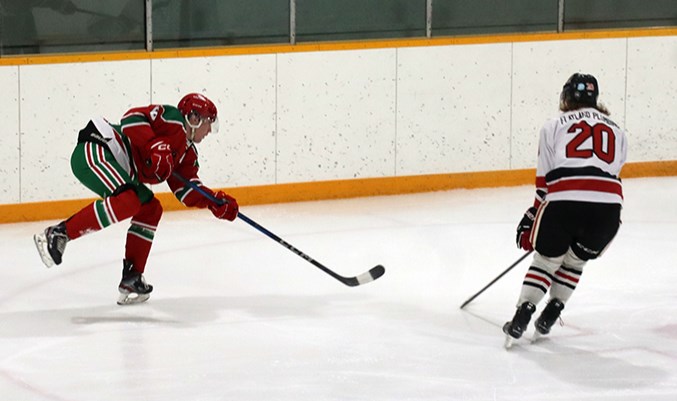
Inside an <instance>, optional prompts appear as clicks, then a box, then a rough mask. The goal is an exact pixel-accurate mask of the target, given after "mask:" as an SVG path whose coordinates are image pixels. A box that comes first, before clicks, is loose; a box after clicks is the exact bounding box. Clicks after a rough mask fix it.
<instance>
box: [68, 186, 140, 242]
mask: <svg viewBox="0 0 677 401" xmlns="http://www.w3.org/2000/svg"><path fill="white" fill-rule="evenodd" d="M140 208H141V202H140V201H139V197H138V196H137V195H136V192H134V190H131V189H130V190H127V191H124V192H122V193H120V194H118V195H115V196H110V197H107V198H104V199H102V200H97V201H94V202H92V203H90V204H89V205H87V206H85V207H84V208H82V209H81V210H80V211H79V212H77V213H75V214H74V215H73V216H71V217H70V218H69V219H68V220H66V232H67V233H68V238H69V239H76V238H79V237H81V236H83V235H85V234H89V233H93V232H96V231H99V230H101V229H102V228H106V227H108V226H110V225H111V224H115V223H117V222H118V221H122V220H125V219H128V218H129V217H131V216H133V215H134V214H136V213H137V212H138V211H139V209H140Z"/></svg>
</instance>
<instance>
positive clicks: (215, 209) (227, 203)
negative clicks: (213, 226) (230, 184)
mask: <svg viewBox="0 0 677 401" xmlns="http://www.w3.org/2000/svg"><path fill="white" fill-rule="evenodd" d="M214 197H216V198H217V199H220V200H222V201H223V204H222V205H216V204H211V205H209V206H208V207H209V210H211V211H212V213H213V214H214V216H216V217H217V218H219V219H225V220H228V221H233V220H235V218H236V217H237V211H238V210H239V208H240V207H239V206H238V205H237V201H236V200H235V198H233V197H232V196H229V195H226V194H225V193H224V192H223V191H219V192H217V193H215V194H214Z"/></svg>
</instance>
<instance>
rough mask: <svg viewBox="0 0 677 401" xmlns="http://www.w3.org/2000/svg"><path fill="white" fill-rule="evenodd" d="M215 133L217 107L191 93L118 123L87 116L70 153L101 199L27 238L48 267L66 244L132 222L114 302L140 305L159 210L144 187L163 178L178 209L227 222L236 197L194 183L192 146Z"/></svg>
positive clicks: (145, 296)
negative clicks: (206, 212)
mask: <svg viewBox="0 0 677 401" xmlns="http://www.w3.org/2000/svg"><path fill="white" fill-rule="evenodd" d="M217 130H218V120H217V110H216V106H215V105H214V103H213V102H212V101H211V100H209V99H207V98H206V97H205V96H203V95H201V94H197V93H191V94H188V95H186V96H184V97H183V98H182V99H181V101H180V102H179V104H178V106H177V107H174V106H169V105H156V104H153V105H149V106H143V107H136V108H133V109H131V110H129V111H128V112H127V113H126V114H125V115H124V116H123V117H122V120H121V121H120V124H119V125H113V124H110V123H108V122H107V121H106V120H105V119H103V118H94V119H92V120H90V121H89V122H88V123H87V125H86V126H85V127H84V128H83V129H82V130H80V133H79V136H78V144H77V145H76V147H75V150H74V151H73V154H72V156H71V169H72V171H73V174H74V175H75V176H76V177H77V178H78V180H79V181H80V182H81V183H82V184H83V185H85V186H86V187H87V188H89V189H90V190H92V191H93V192H94V193H96V194H97V195H99V196H100V197H101V198H102V199H99V200H96V201H94V202H92V203H91V204H89V205H87V206H86V207H84V208H83V209H81V210H80V211H79V212H77V213H75V214H74V215H72V216H71V217H69V218H68V219H66V220H64V221H62V222H60V223H59V224H57V225H55V226H51V227H47V228H46V229H45V231H44V232H42V233H39V234H36V235H35V236H34V240H35V244H36V246H37V248H38V251H39V253H40V257H41V258H42V261H43V262H44V263H45V265H46V266H47V267H51V266H53V265H55V264H56V265H58V264H61V261H62V257H63V253H64V250H65V248H66V244H67V243H68V241H72V240H74V239H77V238H80V237H81V236H83V235H85V234H89V233H92V232H96V231H99V230H101V229H103V228H106V227H108V226H110V225H112V224H114V223H117V222H119V221H122V220H126V219H128V218H131V221H130V226H129V229H128V231H127V240H126V244H125V257H124V260H123V268H122V280H121V281H120V284H119V286H118V291H119V292H120V298H119V300H118V304H121V305H124V304H130V303H140V302H144V301H146V300H147V299H148V298H149V297H150V293H151V291H152V290H153V286H152V285H149V284H147V283H146V281H145V279H144V277H143V273H144V271H145V268H146V261H147V259H148V254H149V252H150V248H151V245H152V243H153V238H154V235H155V230H156V229H157V225H158V223H159V221H160V217H161V216H162V206H161V205H160V202H159V201H158V200H157V198H155V196H154V194H153V192H152V191H151V190H150V188H149V187H148V186H147V185H145V184H158V183H161V182H163V181H166V182H167V184H168V185H169V187H170V188H171V190H172V191H173V193H174V195H175V196H176V197H177V199H179V201H181V202H182V203H183V204H184V205H186V206H189V207H197V208H208V209H209V210H210V211H211V212H212V213H213V214H214V216H216V217H217V218H219V219H226V220H229V221H232V220H234V219H235V218H236V217H237V213H238V204H237V201H236V200H235V199H233V198H232V197H230V196H228V195H227V194H225V193H223V192H222V191H218V192H215V191H212V190H211V189H209V188H207V187H205V186H204V185H203V184H202V182H201V181H200V179H199V178H198V174H197V173H198V169H199V165H198V157H197V149H196V147H195V144H198V143H200V142H201V141H202V140H203V139H204V138H205V137H206V136H207V135H209V133H210V132H212V131H217ZM173 172H176V173H178V174H179V175H181V176H182V177H184V178H186V179H188V180H190V181H192V182H194V183H195V184H197V185H198V186H199V187H200V188H201V189H204V190H205V191H206V192H207V193H209V194H211V195H213V196H215V197H216V198H217V199H219V200H222V201H224V202H223V204H222V205H217V204H215V203H213V202H211V201H209V200H207V198H205V197H204V196H203V195H201V194H199V193H198V192H196V191H193V190H192V189H191V188H190V187H188V186H185V185H184V184H183V183H182V182H181V181H179V180H178V179H177V178H175V177H173V176H172V173H173Z"/></svg>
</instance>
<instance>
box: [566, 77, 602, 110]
mask: <svg viewBox="0 0 677 401" xmlns="http://www.w3.org/2000/svg"><path fill="white" fill-rule="evenodd" d="M597 96H599V86H598V85H597V79H595V77H593V76H592V75H589V74H579V73H576V74H574V75H572V76H571V77H569V79H568V80H567V82H566V83H565V84H564V87H563V88H562V94H561V95H560V100H561V101H562V102H564V103H568V104H571V103H578V104H581V105H584V106H593V107H594V106H596V105H597Z"/></svg>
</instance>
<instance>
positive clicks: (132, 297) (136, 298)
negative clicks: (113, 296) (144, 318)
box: [118, 293, 150, 305]
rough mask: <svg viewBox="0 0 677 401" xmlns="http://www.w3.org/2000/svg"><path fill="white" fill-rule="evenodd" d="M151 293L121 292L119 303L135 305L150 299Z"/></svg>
mask: <svg viewBox="0 0 677 401" xmlns="http://www.w3.org/2000/svg"><path fill="white" fill-rule="evenodd" d="M148 298H150V294H135V293H130V294H123V293H121V294H120V297H119V298H118V305H135V304H140V303H143V302H146V301H148Z"/></svg>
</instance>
